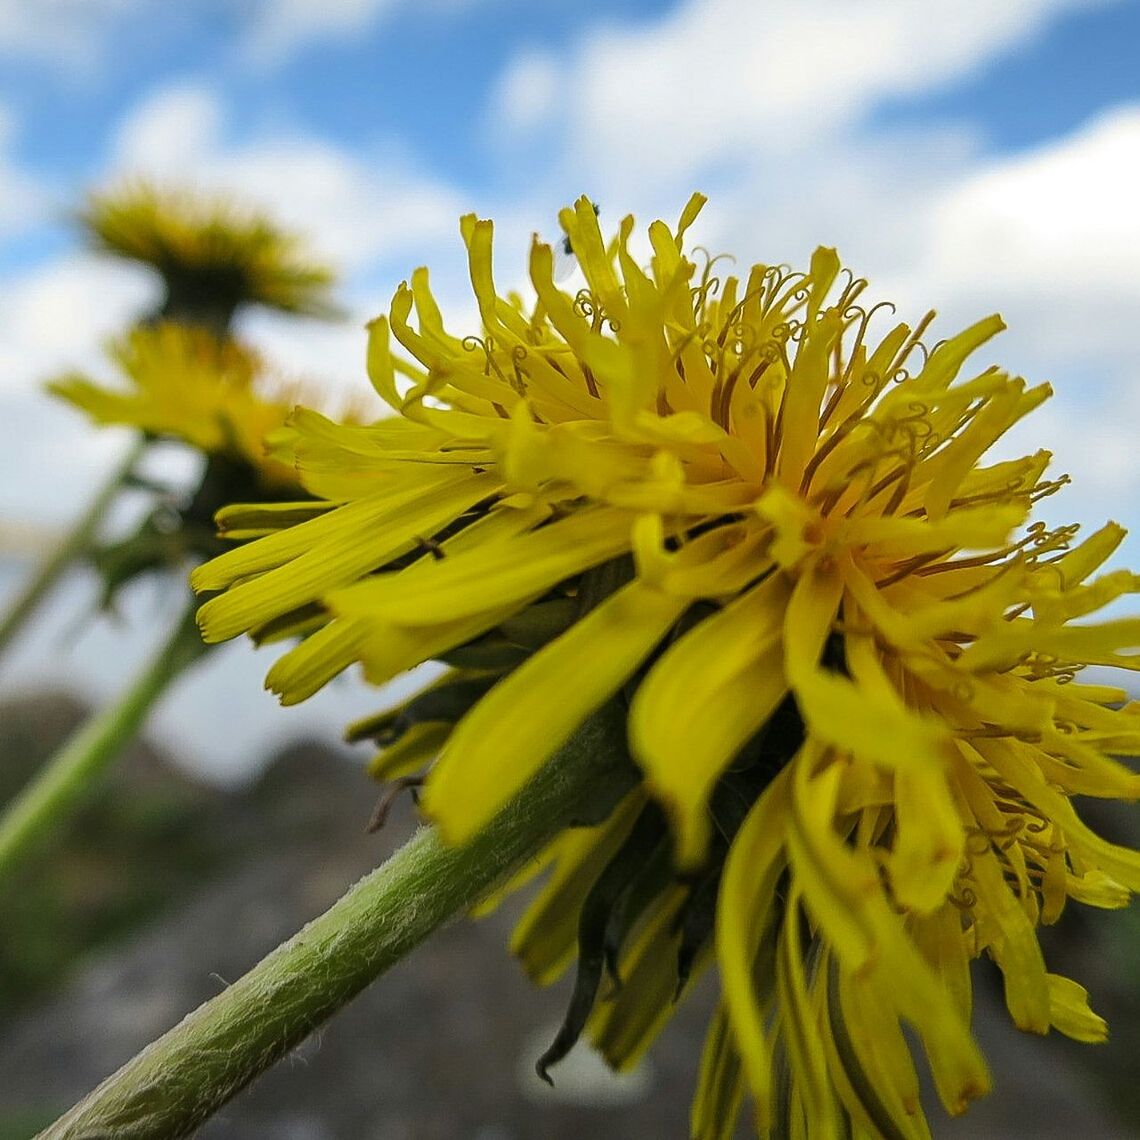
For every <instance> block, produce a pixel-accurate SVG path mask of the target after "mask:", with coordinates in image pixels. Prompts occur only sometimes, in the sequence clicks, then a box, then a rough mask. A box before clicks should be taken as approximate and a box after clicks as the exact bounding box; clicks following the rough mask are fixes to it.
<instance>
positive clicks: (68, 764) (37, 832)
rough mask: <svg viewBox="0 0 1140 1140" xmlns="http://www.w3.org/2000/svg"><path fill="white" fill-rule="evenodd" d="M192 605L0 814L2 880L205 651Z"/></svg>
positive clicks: (83, 792) (65, 813)
mask: <svg viewBox="0 0 1140 1140" xmlns="http://www.w3.org/2000/svg"><path fill="white" fill-rule="evenodd" d="M195 608H196V603H191V604H190V605H189V606H188V607H187V608H186V610H185V612H184V613H183V614H182V616H181V617H180V618H179V621H178V624H177V625H176V626H175V628H174V629H173V631H172V632H171V633H170V635H169V636H168V637H167V639H166V641H165V643H164V644H163V645H162V647H161V648H160V649H159V650H158V652H157V653H156V654H155V655H154V657H153V658H151V660H150V662H149V663H148V664H147V665H146V667H145V668H144V669H143V670H142V672H141V673H140V674H139V675H138V676H137V677H136V678H135V680H134V682H133V684H132V685H131V686H130V688H128V689H127V691H126V692H125V693H123V695H122V696H121V697H120V698H119V700H118V701H116V702H115V703H114V704H112V705H109V706H108V707H107V708H104V709H102V710H101V711H100V712H97V713H96V714H95V715H94V716H92V717H91V719H90V720H88V721H87V723H86V724H84V725H82V726H81V727H80V728H79V729H78V730H76V732H75V733H74V734H73V735H72V736H71V738H70V739H69V740H67V742H66V743H65V744H64V745H63V746H62V747H61V748H60V749H59V750H58V751H57V752H56V753H55V755H54V756H52V757H51V759H49V760H48V761H47V763H46V764H45V765H44V766H43V768H41V769H40V771H39V772H37V773H36V775H35V776H33V777H32V780H31V781H30V783H29V784H28V785H27V786H26V787H25V788H24V789H23V790H22V791H21V792H20V793H19V794H18V795H17V796H16V797H15V798H14V799H13V800H12V801H11V802H10V803H8V804H7V805H6V806H5V808H4V810H3V813H2V814H0V878H3V877H4V876H5V875H6V874H7V873H8V872H10V871H11V870H12V868H13V867H14V866H15V865H16V864H17V863H18V862H19V861H20V860H21V859H22V858H23V857H24V856H25V855H26V854H27V852H28V851H29V850H30V849H31V848H32V847H34V845H35V844H36V843H37V842H38V841H39V840H40V839H42V838H43V837H44V836H45V835H46V834H47V833H48V832H49V831H50V830H51V829H52V828H53V827H56V826H58V825H59V824H60V823H61V822H62V821H63V820H64V819H65V818H66V817H67V816H68V814H69V813H70V812H71V810H72V809H73V808H74V807H75V806H76V805H77V804H78V803H79V802H80V801H81V800H82V799H83V798H84V797H85V795H86V794H87V793H88V791H89V790H90V789H91V787H92V785H93V784H94V783H95V781H96V779H97V778H98V777H99V776H100V775H101V774H102V773H103V772H104V771H105V770H106V769H107V767H108V766H109V765H110V764H111V763H112V762H113V761H114V759H115V758H116V757H117V756H118V755H119V753H120V752H121V751H122V750H123V748H125V747H126V745H127V744H129V743H130V742H131V740H132V739H133V738H134V736H135V733H136V732H138V730H139V727H140V726H141V725H142V723H143V721H144V720H145V719H146V715H147V713H148V712H149V711H150V708H151V706H152V705H153V704H154V703H155V701H156V700H158V698H159V697H160V696H161V695H162V693H163V692H164V691H165V690H166V688H167V686H168V685H169V684H170V682H171V681H173V680H174V678H175V677H177V676H178V675H179V674H180V673H182V672H183V671H184V670H185V669H186V668H187V667H188V666H189V665H191V664H192V663H193V662H194V661H196V660H197V659H198V658H199V657H200V656H201V655H202V654H203V653H204V652H205V650H206V647H205V646H204V645H203V643H202V639H201V636H200V635H199V633H198V629H197V626H196V625H195V623H194V612H195Z"/></svg>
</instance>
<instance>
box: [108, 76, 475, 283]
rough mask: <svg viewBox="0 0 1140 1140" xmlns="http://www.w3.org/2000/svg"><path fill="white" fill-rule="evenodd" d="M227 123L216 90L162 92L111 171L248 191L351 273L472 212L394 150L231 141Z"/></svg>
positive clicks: (125, 132) (274, 139)
mask: <svg viewBox="0 0 1140 1140" xmlns="http://www.w3.org/2000/svg"><path fill="white" fill-rule="evenodd" d="M225 122H226V116H225V109H224V107H223V105H222V103H221V100H220V98H219V96H218V95H217V93H216V92H215V91H214V90H213V89H212V88H210V87H208V86H206V85H203V84H194V83H179V84H174V85H171V86H169V87H165V88H162V89H160V90H158V91H156V92H154V93H152V94H151V95H150V96H149V97H148V98H147V99H145V100H144V101H143V102H142V103H141V104H140V105H139V106H137V107H136V108H134V109H133V110H132V112H131V113H130V114H129V115H128V116H127V117H126V118H125V119H124V120H123V121H122V122H121V123H120V125H119V128H118V130H117V132H116V138H115V142H114V145H113V148H112V153H113V156H114V158H113V162H112V171H111V172H110V174H111V177H114V176H116V175H120V176H121V175H125V174H143V175H149V176H157V177H159V178H162V179H166V180H169V181H171V182H175V183H181V184H189V185H193V186H198V187H202V188H203V189H207V190H215V191H224V192H232V193H234V194H235V195H237V196H239V197H245V198H247V199H248V200H249V201H250V202H252V203H255V204H257V205H258V206H262V207H264V208H265V209H267V210H268V211H269V212H271V213H272V215H273V216H274V217H275V218H277V219H278V220H280V221H281V222H282V223H283V224H285V225H287V226H290V227H292V228H296V229H299V230H300V231H302V232H304V233H306V234H311V235H313V237H314V239H315V240H314V245H317V244H319V247H320V248H319V250H317V251H316V252H318V253H319V254H320V255H321V256H324V257H330V258H332V259H333V260H334V261H336V262H337V263H339V264H340V266H341V267H342V268H344V269H346V270H361V269H364V268H367V267H369V266H371V265H373V264H375V263H376V262H377V260H378V259H380V258H384V257H389V256H398V255H401V254H406V253H407V252H408V251H409V250H414V249H417V248H421V247H422V246H423V245H424V244H430V243H433V242H436V241H438V240H439V239H441V238H442V237H443V236H444V235H447V236H448V237H450V236H451V234H453V233H454V232H455V226H456V218H457V217H458V216H459V214H460V213H461V212H462V208H461V203H460V198H459V196H458V194H457V192H456V191H455V190H453V189H452V188H451V187H449V186H447V185H446V184H444V183H442V182H440V181H438V180H436V179H433V178H431V177H429V176H427V175H424V174H422V173H420V172H419V171H417V170H416V169H415V168H414V167H413V166H412V165H411V164H410V163H409V162H408V161H407V160H405V159H404V158H403V157H402V156H401V155H400V154H398V153H396V152H395V149H394V148H392V149H390V150H389V151H388V152H386V153H385V152H381V153H378V154H373V155H365V154H360V153H350V152H349V151H346V150H342V149H340V148H338V147H336V146H334V145H333V144H331V143H328V142H325V141H323V140H320V139H316V138H312V137H308V136H304V135H301V134H297V133H288V132H285V131H277V132H276V133H273V134H270V135H265V136H262V137H260V138H256V139H254V140H252V141H249V142H244V143H231V142H229V141H228V140H227V139H226V137H225V129H224V128H225ZM318 230H319V239H318V236H317V231H318Z"/></svg>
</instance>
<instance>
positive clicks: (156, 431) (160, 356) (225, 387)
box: [48, 322, 297, 484]
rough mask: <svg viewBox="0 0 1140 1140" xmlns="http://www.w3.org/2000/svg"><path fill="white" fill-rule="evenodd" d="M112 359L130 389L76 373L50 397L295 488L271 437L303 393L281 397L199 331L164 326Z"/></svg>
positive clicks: (243, 358)
mask: <svg viewBox="0 0 1140 1140" xmlns="http://www.w3.org/2000/svg"><path fill="white" fill-rule="evenodd" d="M108 356H109V357H110V359H111V361H112V363H113V364H114V365H115V366H116V368H117V370H118V371H119V372H120V373H121V375H122V376H123V378H124V379H125V380H126V381H127V384H126V386H125V387H106V386H104V385H102V384H99V383H97V382H96V381H94V380H91V379H89V378H88V377H86V376H84V375H82V374H80V373H71V374H69V375H66V376H62V377H59V378H58V379H55V380H52V381H50V382H49V383H48V391H50V392H51V393H52V394H53V395H55V396H59V397H60V398H61V399H63V400H66V401H68V403H71V404H74V405H75V406H76V407H77V408H79V409H80V410H81V411H84V412H86V413H87V415H89V416H90V417H91V419H92V420H94V422H95V423H97V424H99V425H109V424H119V425H123V426H126V427H135V428H138V429H139V430H141V431H144V432H146V433H148V434H150V435H154V436H161V437H164V438H168V439H178V440H182V441H183V442H184V443H188V444H189V445H190V446H191V447H195V448H197V449H198V450H199V451H203V452H206V453H207V454H212V453H228V454H230V455H231V456H232V457H233V458H235V459H240V460H242V461H244V462H245V463H247V464H248V465H249V466H250V467H251V468H253V469H254V470H256V471H257V472H258V474H259V475H260V476H261V477H262V478H263V479H264V480H266V481H269V482H275V483H291V484H295V483H296V477H295V476H294V474H293V471H292V469H291V468H289V467H286V466H285V465H284V464H282V463H279V462H278V461H277V460H275V459H273V458H271V457H270V456H269V455H268V453H267V449H266V445H265V437H266V436H267V435H268V434H269V433H270V432H271V431H273V430H275V429H277V428H280V427H281V426H282V425H283V424H284V423H285V420H286V418H287V417H288V415H289V413H290V411H291V410H292V408H293V404H294V403H295V402H296V396H297V393H296V392H291V391H286V390H285V389H284V388H282V389H281V390H280V391H278V392H276V393H274V392H273V391H272V389H271V387H270V385H269V383H268V382H267V379H266V375H265V369H264V366H263V364H262V362H261V360H260V359H259V358H258V357H257V356H256V355H255V354H254V353H253V352H251V351H250V350H249V349H247V348H245V347H244V346H242V345H240V344H238V343H237V342H236V341H233V340H224V341H220V340H217V339H216V338H215V337H214V336H212V335H211V334H210V333H208V332H206V331H205V330H203V329H200V328H196V327H194V326H192V325H181V324H174V323H172V322H163V323H161V324H157V325H151V326H141V327H139V328H136V329H133V330H132V331H131V332H129V333H128V334H127V335H126V336H124V337H121V338H119V339H117V340H115V341H112V342H111V344H110V345H109V346H108Z"/></svg>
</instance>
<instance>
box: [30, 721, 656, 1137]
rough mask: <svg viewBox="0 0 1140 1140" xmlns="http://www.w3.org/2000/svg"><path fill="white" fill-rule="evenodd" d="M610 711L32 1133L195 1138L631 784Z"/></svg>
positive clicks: (426, 835)
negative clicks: (387, 975)
mask: <svg viewBox="0 0 1140 1140" xmlns="http://www.w3.org/2000/svg"><path fill="white" fill-rule="evenodd" d="M634 779H635V776H634V772H633V769H632V767H631V766H630V765H629V763H628V760H627V759H626V752H625V717H624V714H623V712H622V711H621V710H620V709H617V708H613V707H607V708H606V709H604V710H602V711H601V712H600V713H598V714H596V715H595V716H594V717H592V718H591V719H590V720H589V721H587V722H586V724H585V725H583V727H582V728H581V729H580V730H579V732H578V733H577V734H576V736H575V737H574V738H573V739H572V740H571V741H570V742H569V743H568V744H567V745H566V747H565V748H563V749H562V751H561V752H559V754H558V755H557V756H556V757H555V759H554V760H552V761H551V762H550V763H549V764H548V765H547V766H546V767H545V768H544V769H543V770H542V771H541V772H540V773H539V774H538V776H536V777H535V778H534V780H532V781H531V783H530V784H529V785H528V786H527V787H526V788H525V789H524V790H523V792H522V793H521V794H520V795H519V796H517V797H516V798H515V799H514V800H513V801H512V802H511V804H510V805H509V806H508V807H507V808H506V809H505V810H504V811H503V812H502V813H501V814H500V815H499V816H498V818H496V819H495V820H494V822H493V823H491V824H490V825H489V826H488V827H487V828H486V830H485V831H483V832H481V833H480V835H479V836H477V837H476V838H475V839H474V840H472V841H471V842H470V843H469V844H467V845H466V846H464V847H460V848H448V847H444V846H443V844H442V843H441V842H440V840H439V838H438V836H437V834H436V832H435V831H434V830H432V829H424V830H421V831H419V832H418V833H417V834H416V835H415V836H414V837H413V838H412V839H411V841H410V842H409V843H407V845H406V846H404V847H403V848H402V849H401V850H400V851H398V852H397V853H396V854H395V855H394V856H392V858H391V859H389V860H388V862H387V863H385V864H384V865H383V866H382V867H380V868H378V869H377V870H375V871H373V872H372V873H371V874H369V875H367V876H366V877H365V878H364V879H362V880H361V881H360V882H359V883H357V884H356V886H355V887H353V888H352V889H351V890H350V891H349V892H348V894H346V895H345V896H344V897H343V898H342V899H340V901H339V902H337V903H335V904H334V905H333V906H332V907H331V908H330V909H329V910H328V911H326V912H325V913H324V914H323V915H321V916H320V918H317V919H315V920H314V921H313V922H311V923H309V925H308V926H306V927H305V928H304V929H303V930H302V931H301V932H300V933H299V934H296V935H295V936H294V937H293V938H291V939H290V940H289V941H288V942H285V943H283V944H282V945H281V946H279V947H278V948H277V949H276V950H274V951H273V952H272V953H271V954H270V955H269V956H268V957H267V958H264V959H263V960H262V961H261V962H260V963H258V964H257V965H256V966H254V968H253V969H252V970H250V971H249V973H247V974H246V975H245V976H244V977H242V978H240V979H239V980H238V981H237V982H235V983H234V984H233V985H231V986H230V987H229V988H228V989H226V990H224V991H223V992H222V993H220V994H219V995H218V996H217V997H216V998H214V999H213V1000H212V1001H209V1002H207V1003H206V1004H205V1005H203V1006H200V1007H199V1008H198V1009H197V1010H195V1011H194V1012H193V1013H191V1014H190V1015H189V1016H188V1017H186V1018H185V1019H184V1020H183V1021H182V1022H181V1023H180V1024H179V1025H177V1026H175V1027H174V1028H173V1029H171V1030H170V1031H169V1032H167V1033H166V1034H165V1035H164V1036H162V1037H160V1038H159V1039H158V1040H157V1041H155V1042H154V1043H153V1044H151V1045H150V1046H148V1047H147V1048H146V1049H144V1050H143V1051H142V1052H141V1053H139V1054H138V1055H137V1056H136V1057H135V1058H134V1059H133V1060H131V1061H128V1062H127V1064H126V1065H124V1066H123V1067H122V1068H121V1069H120V1070H119V1071H118V1072H117V1073H115V1074H113V1075H112V1076H110V1077H108V1078H107V1079H106V1080H105V1081H104V1082H103V1083H102V1084H101V1085H100V1086H99V1087H98V1088H97V1089H95V1091H94V1092H92V1093H91V1094H90V1095H88V1096H87V1097H86V1098H85V1099H84V1100H82V1101H80V1103H79V1104H77V1105H76V1106H75V1107H74V1108H72V1109H71V1111H70V1112H68V1113H67V1114H66V1115H64V1116H63V1117H61V1118H60V1119H59V1120H58V1121H56V1123H55V1124H53V1125H52V1126H51V1127H50V1128H48V1129H47V1130H46V1131H44V1132H42V1133H41V1134H40V1140H62V1138H63V1137H71V1138H78V1137H91V1136H114V1137H116V1140H142V1138H144V1137H148V1138H149V1137H159V1136H161V1137H170V1138H175V1137H180V1136H186V1135H189V1134H190V1133H192V1132H193V1131H194V1130H195V1128H197V1127H198V1126H199V1125H201V1123H202V1122H203V1121H204V1120H206V1119H207V1118H208V1117H209V1116H210V1115H212V1114H213V1113H214V1112H216V1111H217V1110H218V1109H219V1108H220V1107H221V1106H222V1105H223V1104H225V1103H226V1101H227V1100H229V1099H230V1098H231V1097H232V1096H233V1095H234V1094H235V1093H237V1092H238V1091H239V1090H240V1089H242V1088H243V1087H244V1086H245V1085H246V1084H248V1083H249V1082H250V1081H251V1080H253V1078H254V1077H256V1076H258V1074H260V1073H262V1072H264V1071H265V1070H266V1069H268V1068H269V1067H270V1065H272V1064H273V1063H274V1062H275V1061H277V1060H278V1059H279V1058H281V1057H282V1056H284V1055H285V1054H286V1053H288V1051H289V1050H290V1049H292V1048H294V1046H296V1045H297V1043H298V1042H300V1041H301V1040H303V1039H304V1038H305V1037H306V1036H307V1035H308V1034H309V1033H310V1032H311V1031H312V1030H313V1029H315V1028H316V1027H317V1026H318V1025H320V1024H321V1023H322V1022H323V1021H325V1020H326V1019H327V1018H328V1017H330V1016H331V1015H332V1014H334V1013H335V1012H336V1011H337V1010H338V1009H340V1008H341V1007H342V1006H344V1005H345V1004H347V1003H348V1002H349V1001H350V1000H351V999H352V998H353V997H354V996H355V995H356V994H358V993H359V992H360V991H361V990H362V989H363V988H364V987H365V986H366V985H368V983H369V982H371V981H372V980H373V979H374V978H376V977H377V976H378V975H379V974H381V973H383V972H384V971H385V970H387V969H388V968H389V967H390V966H392V965H394V964H395V963H396V962H398V961H399V960H400V959H401V958H402V957H404V956H405V955H406V954H407V953H408V952H409V951H410V950H411V949H412V948H413V947H414V946H416V945H417V944H418V943H420V942H421V941H423V939H424V938H426V937H427V936H428V935H429V934H430V933H431V932H432V931H433V930H435V929H436V928H437V927H439V926H441V925H442V924H443V923H444V922H446V921H447V920H448V919H449V918H451V917H452V916H453V915H455V914H457V913H459V912H460V911H462V910H464V909H466V908H467V907H469V906H470V905H471V904H472V903H474V902H475V901H477V900H478V899H479V898H480V897H482V896H484V895H486V894H487V892H488V891H489V890H490V889H491V888H493V887H494V886H495V884H496V883H498V882H500V881H501V880H502V879H503V877H504V876H505V875H507V874H509V873H510V872H511V871H513V870H514V869H516V868H517V867H518V866H520V865H521V864H522V863H523V862H525V861H526V860H527V859H529V858H531V857H533V856H534V855H535V854H537V852H538V851H539V850H541V848H542V847H543V846H544V844H545V843H547V842H548V840H549V839H550V838H551V837H552V836H553V835H554V834H555V833H556V832H557V831H558V830H559V829H560V828H562V827H565V826H567V825H569V824H571V823H574V822H579V821H583V820H591V819H596V818H598V810H599V808H605V807H606V806H607V805H612V803H614V802H615V801H616V799H617V797H618V796H620V795H621V794H623V792H624V791H625V790H627V789H628V788H630V787H631V786H632V785H633V782H634Z"/></svg>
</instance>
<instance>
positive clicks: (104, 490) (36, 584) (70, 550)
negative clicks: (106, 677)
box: [0, 435, 147, 654]
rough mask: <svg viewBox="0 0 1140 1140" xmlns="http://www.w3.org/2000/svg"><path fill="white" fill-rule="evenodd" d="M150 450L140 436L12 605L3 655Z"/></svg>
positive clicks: (0, 629) (3, 622)
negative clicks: (147, 449) (144, 454)
mask: <svg viewBox="0 0 1140 1140" xmlns="http://www.w3.org/2000/svg"><path fill="white" fill-rule="evenodd" d="M146 447H147V441H146V438H145V437H144V436H142V435H139V436H138V437H137V438H136V439H135V441H134V442H133V443H132V444H131V446H130V449H129V450H128V452H127V454H126V455H125V456H124V457H123V461H122V462H121V463H120V464H119V466H118V467H117V468H116V469H115V470H114V471H113V472H112V474H111V477H110V478H109V479H108V480H107V482H106V483H104V484H103V486H102V487H100V488H99V490H98V492H97V493H96V495H95V498H94V499H92V500H91V503H90V505H89V506H88V507H87V510H86V511H84V512H83V515H82V516H81V517H80V518H79V519H78V520H77V521H76V523H75V525H74V526H73V527H72V528H71V530H70V531H69V532H68V533H67V535H65V536H64V538H63V541H62V542H60V544H59V545H58V546H57V547H56V548H55V550H53V551H52V552H51V554H49V555H48V557H47V559H46V560H45V561H44V562H43V563H42V565H41V566H40V567H39V569H38V570H37V571H36V573H35V574H34V576H33V577H32V580H31V581H30V582H28V583H27V585H26V586H25V587H24V589H23V590H22V591H21V592H20V594H19V595H18V596H17V597H16V599H15V601H13V602H12V604H11V606H10V607H9V609H8V612H7V613H6V614H5V615H4V617H3V618H2V619H0V654H2V653H3V652H4V651H5V650H6V649H7V648H8V645H9V644H10V643H11V641H12V640H13V639H14V638H15V636H16V634H18V633H19V632H20V630H21V629H23V627H24V623H25V622H26V621H27V620H28V618H30V617H31V616H32V614H33V613H34V612H35V609H36V607H37V606H38V605H39V604H40V602H41V601H42V600H43V598H44V595H45V594H46V593H47V592H48V591H49V590H50V589H51V588H52V586H54V585H55V584H56V582H57V581H58V580H59V578H60V576H61V575H62V574H63V572H64V571H65V570H66V569H67V568H68V567H69V566H70V565H71V564H72V563H73V562H74V561H76V559H78V558H82V557H83V555H84V554H86V553H87V551H88V550H89V549H90V548H91V540H92V539H93V538H94V536H95V531H96V529H97V528H98V526H99V523H100V522H101V521H102V519H103V516H104V515H105V514H106V513H107V508H108V507H109V506H110V505H111V503H112V501H113V500H114V498H115V496H116V495H117V494H118V493H119V490H120V488H121V487H122V486H123V484H124V483H125V482H126V480H127V479H128V478H129V477H130V474H131V472H132V471H133V470H134V467H135V464H136V463H138V461H139V459H140V458H141V456H142V454H143V452H144V451H145V450H146Z"/></svg>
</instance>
